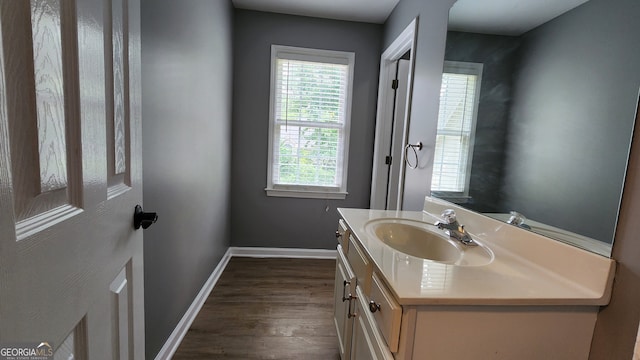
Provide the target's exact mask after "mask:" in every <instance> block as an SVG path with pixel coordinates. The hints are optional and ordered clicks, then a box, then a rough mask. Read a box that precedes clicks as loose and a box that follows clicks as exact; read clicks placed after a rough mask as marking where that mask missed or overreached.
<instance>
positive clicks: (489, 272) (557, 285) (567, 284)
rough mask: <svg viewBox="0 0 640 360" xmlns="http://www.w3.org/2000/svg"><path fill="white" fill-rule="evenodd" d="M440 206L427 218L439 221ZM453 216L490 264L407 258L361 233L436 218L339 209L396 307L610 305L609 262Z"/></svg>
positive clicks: (465, 215)
mask: <svg viewBox="0 0 640 360" xmlns="http://www.w3.org/2000/svg"><path fill="white" fill-rule="evenodd" d="M440 205H442V204H438V206H436V207H435V208H434V209H432V210H433V211H432V213H439V212H436V211H437V210H439V206H440ZM447 207H453V206H449V205H447ZM426 208H427V204H425V209H426ZM455 210H456V212H457V213H458V220H459V221H460V223H461V224H463V225H466V227H465V229H466V230H467V231H468V232H469V233H470V234H471V236H472V237H473V239H474V240H475V241H476V242H478V243H479V244H480V245H483V246H486V247H487V248H489V249H490V250H491V251H492V252H493V254H494V259H493V261H491V262H490V263H489V264H486V265H481V266H459V265H451V264H443V263H439V262H435V261H431V260H425V259H421V258H416V257H412V256H409V255H406V254H404V253H402V252H399V251H397V250H395V249H393V248H391V247H389V246H388V245H386V244H384V243H383V242H382V241H380V240H379V239H378V238H377V237H375V236H371V235H370V234H369V233H368V232H367V231H366V230H365V225H366V224H367V223H369V222H370V221H372V220H376V219H384V218H392V219H396V218H401V219H409V220H416V221H422V222H426V223H434V222H435V221H436V220H437V218H436V217H434V216H433V215H431V214H430V213H427V212H426V211H425V212H420V211H384V210H366V209H344V208H341V209H338V211H339V213H340V215H341V216H342V218H343V219H344V220H345V222H346V223H347V225H348V226H349V228H350V229H351V231H352V233H353V235H354V236H355V237H356V238H357V239H358V240H359V242H360V244H361V245H362V247H363V249H364V250H365V251H366V253H367V254H368V256H369V258H370V259H371V260H373V266H374V270H375V271H377V272H379V273H380V274H381V275H383V276H384V278H385V281H386V283H387V285H388V286H389V287H390V290H391V291H392V292H393V293H394V295H395V296H396V298H397V300H398V301H399V302H400V304H403V305H435V304H437V305H593V306H596V305H606V304H608V302H609V298H610V294H611V286H612V283H613V275H614V272H615V262H614V261H613V260H611V259H608V258H605V257H603V256H600V255H596V254H592V253H589V252H587V251H584V250H581V249H577V248H574V247H571V246H569V245H566V244H563V243H559V242H557V241H554V240H551V239H548V238H545V237H543V236H540V235H537V234H533V233H530V232H528V231H525V230H522V229H518V228H517V227H515V226H511V225H507V224H504V223H502V222H499V221H497V220H493V219H490V218H488V217H484V216H481V215H478V214H473V213H470V212H468V211H465V210H464V209H462V208H455ZM434 229H435V228H434ZM435 231H438V230H437V229H436V230H435Z"/></svg>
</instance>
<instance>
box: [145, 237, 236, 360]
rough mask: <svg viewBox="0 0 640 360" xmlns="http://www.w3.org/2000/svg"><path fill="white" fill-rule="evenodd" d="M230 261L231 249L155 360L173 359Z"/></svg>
mask: <svg viewBox="0 0 640 360" xmlns="http://www.w3.org/2000/svg"><path fill="white" fill-rule="evenodd" d="M230 259H231V249H227V252H226V253H225V254H224V255H223V256H222V259H220V262H219V263H218V265H217V266H216V267H215V269H213V272H212V273H211V276H209V279H207V281H206V282H205V283H204V285H202V289H200V292H198V295H197V296H196V297H195V299H193V302H192V303H191V306H189V309H187V311H186V312H185V313H184V315H183V316H182V319H180V322H178V325H176V327H175V329H173V331H172V332H171V335H169V338H168V339H167V341H166V342H165V343H164V346H162V349H160V351H159V352H158V355H156V357H155V360H168V359H171V358H172V357H173V354H175V352H176V350H178V346H180V343H181V342H182V339H183V338H184V336H185V335H186V334H187V331H189V328H190V327H191V324H192V323H193V321H194V320H195V319H196V316H198V313H199V312H200V309H202V306H203V305H204V303H205V301H206V300H207V298H208V297H209V294H210V293H211V291H212V290H213V288H214V287H215V285H216V283H217V282H218V280H219V279H220V276H221V275H222V272H223V271H224V269H225V268H226V267H227V264H228V263H229V260H230Z"/></svg>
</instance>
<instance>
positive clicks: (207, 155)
mask: <svg viewBox="0 0 640 360" xmlns="http://www.w3.org/2000/svg"><path fill="white" fill-rule="evenodd" d="M231 41H232V8H231V2H230V1H226V0H225V1H208V0H198V1H196V0H191V1H186V2H179V1H173V0H143V1H142V64H143V65H142V115H143V122H142V123H143V149H142V150H143V159H144V160H143V170H144V174H143V176H144V177H143V181H144V208H145V210H147V211H157V212H158V214H159V219H158V223H157V224H155V225H153V226H152V227H150V228H149V229H148V230H145V233H144V270H145V271H144V273H145V278H144V281H145V328H146V351H147V359H153V358H154V357H155V355H156V354H157V352H158V351H159V350H160V348H161V347H162V345H163V344H164V342H165V341H166V339H167V337H168V336H169V335H170V334H171V332H172V331H173V329H174V328H175V326H176V325H177V323H178V321H179V320H180V319H181V318H182V316H183V314H184V313H185V311H186V310H187V308H188V307H189V306H190V305H191V303H192V301H193V299H194V298H195V296H196V295H197V293H198V292H199V291H200V289H201V287H202V285H203V284H204V282H205V281H206V280H207V278H208V277H209V275H210V274H211V272H212V271H213V269H214V268H215V267H216V265H217V264H218V262H219V260H220V259H221V257H222V256H223V255H224V253H225V251H226V249H227V247H228V245H229V225H228V222H229V195H228V194H229V183H230V180H229V167H230V157H231V154H230V150H231V90H232V83H231V80H232V77H231V73H232V61H231V59H232V58H231V55H232V54H231V51H232V45H231V44H232V43H231Z"/></svg>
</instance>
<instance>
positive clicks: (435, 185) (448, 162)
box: [431, 62, 482, 196]
mask: <svg viewBox="0 0 640 360" xmlns="http://www.w3.org/2000/svg"><path fill="white" fill-rule="evenodd" d="M481 77H482V64H476V63H463V62H445V69H444V73H443V74H442V86H441V89H440V111H439V113H438V127H437V134H436V146H435V155H434V169H433V177H432V180H431V191H432V192H440V193H442V192H444V193H450V194H451V195H458V196H460V195H463V196H466V195H468V192H469V177H470V170H471V161H472V158H473V137H474V132H475V119H476V114H477V108H478V98H479V95H480V81H481Z"/></svg>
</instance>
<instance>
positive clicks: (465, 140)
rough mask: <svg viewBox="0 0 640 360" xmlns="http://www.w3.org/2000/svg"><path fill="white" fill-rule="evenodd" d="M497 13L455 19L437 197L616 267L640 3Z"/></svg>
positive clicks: (580, 3) (474, 8)
mask: <svg viewBox="0 0 640 360" xmlns="http://www.w3.org/2000/svg"><path fill="white" fill-rule="evenodd" d="M494 2H496V3H497V4H496V7H492V6H491V5H490V4H491V3H492V1H489V2H478V1H474V0H458V2H457V3H456V4H454V6H453V8H452V9H451V13H450V26H449V30H448V34H447V45H446V55H445V70H444V76H443V87H442V92H441V97H442V98H441V104H440V116H439V119H438V135H437V136H438V138H437V140H436V151H435V160H434V173H433V179H432V189H431V191H432V195H433V196H435V197H440V198H443V199H445V200H448V201H451V202H454V203H457V204H459V205H462V206H464V207H465V208H468V209H471V210H474V211H477V212H481V213H484V214H486V215H488V216H492V217H495V218H498V219H500V220H505V221H510V222H511V223H513V224H514V226H521V227H523V228H525V229H529V230H531V231H535V232H538V233H540V234H542V235H545V236H548V237H552V238H556V239H558V240H561V241H565V242H569V243H572V244H574V245H576V246H579V247H582V248H586V249H588V250H591V251H594V252H596V253H599V254H602V255H605V256H610V252H611V246H612V244H613V239H614V233H615V228H616V224H617V218H618V210H619V207H620V200H621V194H622V189H623V184H624V177H625V174H626V167H627V160H628V156H629V149H630V144H631V138H632V133H633V127H634V123H635V119H636V111H637V106H638V90H639V87H640V41H638V34H640V21H638V18H640V2H638V1H637V0H590V1H584V0H567V1H566V3H563V1H560V0H557V1H554V2H548V1H539V0H532V1H530V3H531V4H528V3H529V1H502V0H494ZM479 3H481V4H479ZM499 3H501V4H499ZM552 3H553V4H552ZM540 4H542V7H540ZM529 5H532V6H533V7H534V8H528V6H529ZM549 6H553V7H554V8H549ZM536 14H537V15H539V16H537V17H536V16H535V15H536ZM531 15H534V16H531ZM543 19H544V20H543ZM512 211H516V212H517V213H519V214H521V215H518V214H512V213H511V212H512Z"/></svg>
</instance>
